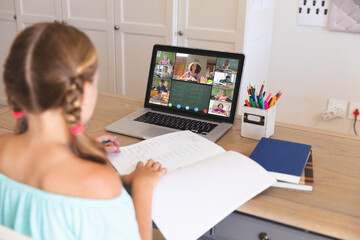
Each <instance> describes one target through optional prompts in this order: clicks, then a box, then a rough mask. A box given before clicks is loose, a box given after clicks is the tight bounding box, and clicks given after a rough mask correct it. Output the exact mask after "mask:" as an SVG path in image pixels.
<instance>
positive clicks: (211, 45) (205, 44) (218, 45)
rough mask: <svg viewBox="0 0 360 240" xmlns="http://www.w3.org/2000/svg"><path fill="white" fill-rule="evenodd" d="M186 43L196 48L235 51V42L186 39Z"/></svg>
mask: <svg viewBox="0 0 360 240" xmlns="http://www.w3.org/2000/svg"><path fill="white" fill-rule="evenodd" d="M185 44H186V45H187V46H191V47H194V48H204V49H209V50H215V51H225V52H234V51H235V44H234V43H228V42H217V41H210V40H199V39H191V38H188V39H186V42H185Z"/></svg>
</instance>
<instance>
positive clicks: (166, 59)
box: [159, 54, 170, 65]
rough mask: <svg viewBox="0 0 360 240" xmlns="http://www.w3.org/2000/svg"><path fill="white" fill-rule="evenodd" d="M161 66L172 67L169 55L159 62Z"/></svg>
mask: <svg viewBox="0 0 360 240" xmlns="http://www.w3.org/2000/svg"><path fill="white" fill-rule="evenodd" d="M159 64H162V65H170V59H168V57H167V55H166V54H164V56H163V59H161V61H160V62H159Z"/></svg>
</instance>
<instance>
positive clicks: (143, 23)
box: [0, 0, 274, 103]
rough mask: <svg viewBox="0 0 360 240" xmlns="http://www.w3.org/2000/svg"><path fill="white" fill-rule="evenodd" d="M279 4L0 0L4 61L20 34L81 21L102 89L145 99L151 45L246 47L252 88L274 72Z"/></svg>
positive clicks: (1, 97)
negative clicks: (95, 54) (274, 21)
mask: <svg viewBox="0 0 360 240" xmlns="http://www.w3.org/2000/svg"><path fill="white" fill-rule="evenodd" d="M259 2H260V3H261V4H260V5H261V6H260V7H259ZM265 2H266V4H265ZM273 5H274V4H273V0H266V1H265V0H262V1H261V0H257V1H254V0H152V1H148V0H1V1H0V27H1V30H2V31H5V32H6V33H7V34H3V36H1V41H2V42H4V43H2V44H1V45H0V61H1V63H2V62H3V60H4V57H5V56H6V54H7V52H8V50H9V42H11V40H12V39H13V38H14V36H15V34H16V33H17V32H19V31H21V30H22V29H23V28H24V27H26V26H28V25H29V24H32V23H35V22H42V21H55V20H56V21H60V22H62V23H64V24H71V25H73V26H75V27H78V28H79V29H81V30H82V31H84V32H85V33H86V34H87V35H88V36H89V37H90V38H91V40H92V41H93V42H94V44H95V47H96V48H97V51H98V55H99V64H100V81H99V90H100V91H106V92H116V93H120V94H125V95H129V96H135V97H144V95H145V90H146V82H147V78H148V73H149V65H150V58H151V51H152V47H153V45H154V44H167V45H179V46H185V47H193V48H203V49H211V50H218V51H229V52H244V53H245V55H246V58H245V69H244V74H243V81H242V84H241V87H242V91H243V92H245V91H246V87H245V86H246V85H248V83H249V82H250V81H251V82H252V83H253V84H258V83H261V82H262V81H264V80H266V79H265V78H266V77H267V67H268V61H269V54H270V42H271V32H272V15H273V11H274V9H273ZM14 15H16V16H17V19H16V20H14V18H13V17H14ZM5 35H6V36H5ZM1 71H2V70H1ZM1 84H2V83H1ZM1 84H0V103H1V101H4V99H5V98H4V90H3V85H1ZM245 95H246V92H245ZM245 95H244V96H245ZM240 96H241V95H240ZM241 100H242V99H241Z"/></svg>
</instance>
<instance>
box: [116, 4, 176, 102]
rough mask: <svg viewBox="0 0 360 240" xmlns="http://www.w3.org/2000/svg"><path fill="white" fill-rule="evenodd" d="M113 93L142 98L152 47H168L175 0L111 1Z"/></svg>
mask: <svg viewBox="0 0 360 240" xmlns="http://www.w3.org/2000/svg"><path fill="white" fill-rule="evenodd" d="M114 3H115V5H114V6H115V25H117V26H118V31H116V32H115V46H116V48H115V50H116V54H115V58H116V60H115V62H116V79H117V85H116V87H117V92H118V93H121V94H125V95H129V96H136V97H142V98H143V97H144V96H145V89H146V83H147V79H148V74H149V67H150V58H151V53H152V48H153V45H154V44H157V43H158V44H168V45H170V44H172V43H173V39H174V30H173V22H174V19H175V17H176V14H174V11H175V8H174V4H176V0H154V1H146V0H142V1H131V0H115V1H114Z"/></svg>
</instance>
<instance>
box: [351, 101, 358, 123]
mask: <svg viewBox="0 0 360 240" xmlns="http://www.w3.org/2000/svg"><path fill="white" fill-rule="evenodd" d="M355 109H359V111H360V102H350V106H349V114H348V118H349V119H355V116H354V111H355ZM357 120H358V121H359V120H360V116H358V117H357Z"/></svg>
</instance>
